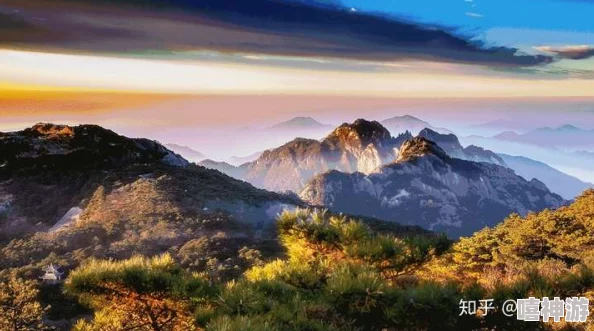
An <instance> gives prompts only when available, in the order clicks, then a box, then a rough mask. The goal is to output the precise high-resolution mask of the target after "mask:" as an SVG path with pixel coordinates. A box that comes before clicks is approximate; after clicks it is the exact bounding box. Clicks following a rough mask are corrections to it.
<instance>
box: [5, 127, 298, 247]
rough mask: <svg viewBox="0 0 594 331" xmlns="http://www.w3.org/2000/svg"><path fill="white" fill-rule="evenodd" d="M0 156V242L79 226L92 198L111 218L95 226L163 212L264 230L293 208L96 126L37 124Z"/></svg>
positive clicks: (10, 140) (8, 142)
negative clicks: (217, 216) (211, 216)
mask: <svg viewBox="0 0 594 331" xmlns="http://www.w3.org/2000/svg"><path fill="white" fill-rule="evenodd" d="M0 150H2V152H3V153H2V154H1V155H2V156H1V158H2V162H3V164H4V166H3V167H2V168H1V169H2V176H1V177H0V205H1V208H0V212H1V213H0V223H1V229H2V230H1V232H0V241H2V240H9V239H11V238H18V237H21V236H23V235H25V234H31V233H34V232H40V231H47V230H49V229H52V230H56V227H54V226H55V225H56V223H58V222H59V223H60V226H58V227H57V229H60V228H61V227H62V225H64V224H70V223H73V222H71V221H76V220H77V219H81V220H82V219H84V218H85V217H84V215H87V214H88V213H89V209H88V208H89V206H91V205H92V201H94V197H96V195H97V194H99V193H97V192H100V191H102V192H104V193H101V195H102V196H104V197H105V199H104V200H105V201H106V206H107V205H110V206H112V207H110V208H111V209H113V210H116V211H117V213H115V214H113V213H108V214H106V215H107V216H105V217H97V218H96V220H97V221H100V222H121V221H123V220H126V219H131V218H133V217H136V216H135V215H145V216H146V217H147V218H146V221H148V220H154V221H156V220H170V219H171V217H170V215H171V213H174V214H176V215H178V216H177V218H178V221H182V220H185V219H186V217H193V215H200V214H203V213H204V212H205V208H206V210H222V211H223V212H225V213H226V214H228V215H230V216H233V215H238V216H240V217H238V221H243V222H256V221H257V222H260V223H262V222H264V223H265V222H266V221H270V220H272V219H273V218H274V216H275V215H276V212H277V211H278V210H279V209H280V208H281V206H284V205H298V204H300V202H299V201H298V200H297V199H295V198H292V197H288V196H283V195H279V194H275V193H271V192H266V191H263V190H259V189H256V188H254V187H253V186H251V185H250V184H248V183H245V182H242V181H237V180H234V179H232V178H230V177H228V176H225V175H223V174H221V173H220V172H217V171H213V170H208V169H205V168H203V167H200V166H195V165H191V164H189V163H188V162H187V161H186V160H184V159H183V158H181V157H179V156H177V155H175V154H173V153H172V152H171V151H169V150H168V149H166V148H165V147H163V146H162V145H160V144H158V143H156V142H154V141H150V140H146V139H130V138H126V137H123V136H120V135H117V134H115V133H114V132H112V131H109V130H105V129H103V128H101V127H98V126H87V125H83V126H76V127H69V126H59V125H51V124H43V125H36V126H34V127H32V128H30V129H26V130H24V131H20V132H12V133H2V134H0ZM130 187H132V188H134V187H139V188H143V189H141V190H140V191H136V190H133V189H132V190H131V191H130V192H133V193H130V194H131V196H130V195H129V194H125V195H121V194H120V193H118V192H120V191H119V190H128V189H129V188H130ZM145 189H146V190H148V191H146V192H149V193H146V194H145V193H143V192H145ZM134 192H136V193H134ZM150 192H152V193H150ZM130 199H132V200H130ZM124 201H127V202H124ZM166 206H167V207H166ZM99 213H101V210H100V211H99ZM168 215H169V216H168ZM138 221H139V222H142V220H141V219H139V220H138ZM52 227H53V228H52Z"/></svg>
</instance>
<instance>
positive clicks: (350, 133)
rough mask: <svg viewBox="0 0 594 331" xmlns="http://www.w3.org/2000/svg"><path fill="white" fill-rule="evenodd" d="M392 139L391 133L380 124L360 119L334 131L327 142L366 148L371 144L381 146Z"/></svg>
mask: <svg viewBox="0 0 594 331" xmlns="http://www.w3.org/2000/svg"><path fill="white" fill-rule="evenodd" d="M391 139H392V136H391V134H390V131H388V129H386V128H385V127H384V126H383V125H381V124H380V123H379V122H377V121H367V120H364V119H358V120H356V121H355V122H353V123H351V124H349V123H343V124H342V125H341V126H339V127H338V128H336V129H335V130H334V131H332V133H330V135H329V136H328V137H327V138H326V139H325V140H326V141H334V142H336V141H338V142H343V143H347V144H351V145H352V144H353V143H355V144H357V145H359V146H360V147H365V146H367V145H370V144H375V145H377V146H380V145H383V144H384V142H387V141H390V140H391Z"/></svg>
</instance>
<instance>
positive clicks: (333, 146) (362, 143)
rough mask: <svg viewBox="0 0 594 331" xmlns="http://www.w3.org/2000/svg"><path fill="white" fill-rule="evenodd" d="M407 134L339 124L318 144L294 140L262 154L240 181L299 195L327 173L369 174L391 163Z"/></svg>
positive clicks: (371, 124)
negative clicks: (392, 133)
mask: <svg viewBox="0 0 594 331" xmlns="http://www.w3.org/2000/svg"><path fill="white" fill-rule="evenodd" d="M409 138H412V135H411V134H410V133H408V132H407V133H405V134H402V135H400V136H398V137H396V138H394V137H392V136H391V135H390V132H389V131H388V130H387V129H386V128H384V127H383V126H382V125H381V124H379V123H378V122H375V121H373V122H372V121H366V120H363V119H359V120H357V121H355V122H354V123H351V124H347V123H345V124H342V125H341V126H339V127H338V128H336V129H335V130H334V131H332V133H330V134H329V135H328V136H327V137H326V138H324V139H322V140H321V141H317V140H312V139H302V138H298V139H295V140H293V141H291V142H289V143H287V144H285V145H283V146H281V147H278V148H276V149H273V150H268V151H266V152H264V153H263V154H262V155H261V156H260V157H259V158H258V159H257V160H256V161H254V162H251V163H248V164H246V165H244V166H243V167H244V168H245V169H246V172H245V175H244V176H243V179H244V180H246V181H249V182H250V183H252V184H254V185H256V186H258V187H262V188H265V189H268V190H272V191H287V190H290V191H293V192H299V191H301V190H302V189H303V187H304V186H305V184H306V183H307V181H308V180H310V179H311V178H312V177H313V176H315V175H317V174H321V173H324V172H326V171H330V170H338V171H341V172H346V173H353V172H362V173H365V174H370V173H372V172H374V171H375V170H376V169H378V167H380V166H382V165H384V164H387V163H390V162H392V161H394V160H395V159H396V157H397V155H398V152H397V151H398V149H399V147H400V145H401V144H402V142H404V141H405V140H406V139H409Z"/></svg>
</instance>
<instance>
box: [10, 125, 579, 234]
mask: <svg viewBox="0 0 594 331" xmlns="http://www.w3.org/2000/svg"><path fill="white" fill-rule="evenodd" d="M0 151H1V152H2V156H3V157H2V158H0V164H2V165H3V166H2V168H1V169H2V177H0V178H1V179H2V182H0V193H1V194H0V203H1V204H2V221H3V223H4V224H6V225H9V226H8V227H7V228H10V229H11V231H13V232H14V233H12V234H9V233H4V234H3V235H4V236H5V237H10V236H12V235H14V234H15V233H17V234H18V235H23V234H27V233H32V232H36V231H39V230H41V231H52V232H53V231H56V230H60V229H62V228H63V227H64V225H69V224H76V222H77V220H80V219H88V216H87V217H85V216H84V215H88V212H89V211H88V206H89V205H90V204H91V205H93V203H91V201H95V200H96V199H94V197H95V196H96V195H97V194H98V193H97V191H98V190H99V191H101V190H103V192H104V193H101V194H102V196H103V197H104V198H102V201H110V204H107V203H103V205H104V206H111V207H109V208H108V209H109V210H112V211H114V210H127V209H126V206H124V205H127V204H135V205H136V206H143V207H142V208H147V214H146V215H149V214H151V215H156V217H157V218H158V217H164V218H165V219H169V218H171V216H165V215H170V210H176V212H175V214H176V215H178V216H179V217H183V215H203V214H205V213H206V214H208V213H210V211H212V210H216V211H221V212H224V213H225V214H226V215H229V217H233V218H236V219H237V221H239V222H243V223H250V222H251V223H254V222H256V223H257V224H259V225H258V226H262V224H264V223H266V220H271V219H272V218H274V215H276V213H277V212H279V211H280V210H282V209H283V208H294V207H295V206H304V205H308V204H309V205H314V206H323V207H326V208H330V210H332V211H334V212H345V213H351V214H355V215H363V216H369V217H373V218H377V219H384V220H389V221H397V222H402V223H404V224H407V225H420V226H422V227H425V228H428V229H432V230H435V231H446V232H448V234H450V235H451V236H459V235H467V234H470V233H472V231H475V230H477V229H479V228H481V227H483V226H490V225H493V224H496V222H498V221H499V220H500V219H501V218H502V217H504V216H506V215H507V214H509V213H510V212H516V213H520V214H525V213H527V212H528V211H533V210H541V209H543V208H556V207H558V206H560V205H562V204H563V203H564V202H565V201H564V199H563V198H562V197H561V196H559V195H557V194H554V193H551V192H550V191H549V189H548V188H547V186H546V185H545V184H543V183H542V182H541V181H539V180H537V179H532V177H529V175H534V176H533V177H537V178H538V177H545V178H547V179H550V180H549V181H548V183H549V184H551V186H552V187H553V188H555V187H556V186H557V185H561V184H560V182H559V181H556V180H553V179H554V178H561V179H562V183H563V184H567V183H572V185H574V187H573V188H572V190H573V191H563V193H564V195H565V194H570V193H569V192H571V194H573V192H576V191H578V190H579V187H581V186H579V185H581V184H580V183H578V182H575V181H570V180H569V179H570V178H569V177H563V174H562V173H559V172H554V171H550V169H547V170H548V171H544V172H538V173H537V172H536V171H532V170H526V167H525V165H526V163H527V162H529V161H530V160H523V159H521V160H520V159H516V158H512V157H508V156H505V157H506V158H505V159H504V157H503V156H500V155H497V154H495V153H494V152H492V151H489V150H485V149H482V148H480V147H477V146H467V147H463V146H462V145H461V144H460V142H459V140H458V138H457V137H456V136H455V135H454V134H451V133H445V134H442V133H438V132H436V131H434V130H432V129H429V128H425V129H422V130H421V131H420V132H419V134H418V135H417V136H416V137H413V135H412V134H411V133H410V132H408V131H406V132H405V133H403V134H400V135H398V136H397V137H393V136H392V135H391V133H390V132H389V131H388V129H387V128H385V127H384V126H383V125H382V124H380V123H379V122H377V121H367V120H364V119H358V120H356V121H355V122H353V123H343V124H342V125H340V126H338V127H337V128H335V129H334V130H333V131H332V132H331V133H330V134H329V135H327V136H326V137H325V138H323V139H321V140H313V139H305V138H296V139H294V140H292V141H290V142H288V143H286V144H284V145H282V146H280V147H277V148H274V149H271V150H267V151H265V152H263V153H262V154H261V155H260V156H259V157H258V158H257V159H256V160H254V161H252V162H247V163H245V164H242V165H241V166H234V165H231V164H229V163H225V162H217V161H212V160H203V161H201V162H199V164H198V165H194V164H190V163H189V162H188V161H186V160H185V159H184V158H183V157H181V156H180V155H178V154H176V153H175V152H173V151H171V150H169V149H167V148H166V147H164V146H163V145H161V144H159V143H158V142H156V141H151V140H148V139H130V138H126V137H123V136H120V135H118V134H116V133H114V132H112V131H109V130H105V129H103V128H101V127H98V126H90V125H82V126H75V127H70V126H63V125H53V124H38V125H35V126H33V127H32V128H28V129H25V130H23V131H19V132H12V133H2V134H1V135H0ZM185 152H186V153H187V152H188V151H187V150H185ZM506 160H510V164H508V163H507V162H506ZM512 161H513V162H512ZM533 166H536V165H533ZM544 166H546V165H540V164H539V165H538V169H543V168H544ZM206 168H209V169H206ZM509 168H512V169H514V168H518V169H521V170H522V172H520V171H518V174H521V175H523V176H524V177H526V179H524V178H523V177H521V176H519V175H518V174H516V173H514V171H513V170H511V169H509ZM210 169H213V170H210ZM225 174H227V175H228V176H226V175H225ZM231 177H234V178H236V179H239V180H236V179H233V178H231ZM527 179H528V180H527ZM252 185H254V186H255V187H254V186H252ZM256 187H259V188H260V189H257V188H256ZM262 189H266V190H268V191H264V190H262ZM121 190H123V191H125V192H129V194H131V195H132V196H135V197H136V198H135V199H132V200H130V199H129V197H128V194H124V195H122V194H121V193H118V192H120V191H121ZM270 191H273V192H286V193H283V194H279V193H272V192H270ZM553 191H555V189H553ZM50 192H55V193H56V195H53V194H49V193H50ZM297 194H298V195H299V197H298V196H297ZM149 197H151V198H150V199H152V201H153V202H150V201H151V200H147V199H149ZM106 199H107V200H106ZM114 200H115V201H120V204H118V203H115V204H113V202H112V201H114ZM154 201H160V202H159V205H163V206H168V207H167V208H164V209H163V210H161V211H158V212H157V211H155V210H152V209H151V208H152V207H150V205H151V204H154ZM122 204H123V205H122ZM118 206H119V207H118ZM151 210H152V211H151ZM129 212H130V213H134V212H133V211H132V210H130V211H129ZM142 213H143V212H142V209H140V210H139V211H138V214H142ZM109 215H120V216H110V217H115V218H116V219H119V218H120V217H122V216H121V213H117V212H116V213H115V214H114V213H113V212H110V214H109ZM159 215H160V216H159ZM108 219H109V218H108Z"/></svg>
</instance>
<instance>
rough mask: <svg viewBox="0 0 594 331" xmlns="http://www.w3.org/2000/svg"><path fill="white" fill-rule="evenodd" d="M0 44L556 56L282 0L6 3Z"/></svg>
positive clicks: (459, 58) (436, 56)
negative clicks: (486, 43)
mask: <svg viewBox="0 0 594 331" xmlns="http://www.w3.org/2000/svg"><path fill="white" fill-rule="evenodd" d="M4 6H5V7H0V28H2V30H3V33H2V34H0V44H4V45H5V46H6V45H8V46H18V47H28V48H35V47H43V48H48V49H52V50H71V51H88V52H104V53H121V52H139V51H147V50H157V51H170V50H214V51H220V52H241V53H257V54H269V55H287V56H307V57H334V58H348V59H355V60H372V61H394V60H401V59H416V60H427V61H440V62H452V63H469V64H477V65H487V66H512V67H515V66H519V67H525V66H533V65H538V64H545V63H549V62H551V61H552V60H553V57H552V56H547V55H521V54H518V52H517V50H516V49H513V48H506V47H485V46H484V45H482V44H480V43H478V42H475V41H470V40H469V39H466V38H465V37H463V36H458V35H456V34H455V33H454V32H453V31H451V30H450V29H447V28H443V27H436V26H423V25H419V24H415V23H413V22H408V21H405V20H402V19H397V18H388V17H381V16H375V15H370V14H365V13H360V12H353V11H350V10H348V9H345V8H341V7H338V6H336V5H326V6H313V5H310V4H306V3H303V2H293V1H277V0H251V1H233V0H202V1H192V0H173V1H165V0H157V1H148V0H124V1H114V0H87V1H84V2H81V1H74V0H66V1H51V2H49V1H47V2H44V1H40V0H18V1H16V0H7V1H6V4H5V5H4Z"/></svg>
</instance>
